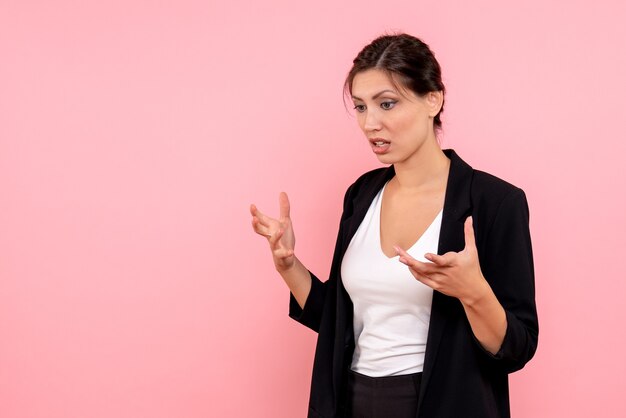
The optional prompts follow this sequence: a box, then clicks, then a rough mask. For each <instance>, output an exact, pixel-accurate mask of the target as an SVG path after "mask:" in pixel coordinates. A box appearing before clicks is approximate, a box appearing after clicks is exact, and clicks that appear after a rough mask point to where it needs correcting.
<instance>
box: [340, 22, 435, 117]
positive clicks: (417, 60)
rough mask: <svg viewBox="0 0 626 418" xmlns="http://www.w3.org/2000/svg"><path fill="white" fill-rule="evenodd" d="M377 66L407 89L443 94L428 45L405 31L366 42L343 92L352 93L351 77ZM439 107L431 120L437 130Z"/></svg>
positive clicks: (422, 94)
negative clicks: (367, 43)
mask: <svg viewBox="0 0 626 418" xmlns="http://www.w3.org/2000/svg"><path fill="white" fill-rule="evenodd" d="M371 69H377V70H382V71H384V72H386V73H388V74H389V76H390V78H391V80H392V81H393V82H395V81H396V80H397V81H398V82H400V83H401V85H402V86H403V87H404V88H406V89H408V90H411V91H412V92H413V93H415V94H416V95H418V96H424V95H425V94H426V93H429V92H431V91H440V92H442V93H443V94H444V97H445V93H446V88H445V86H444V85H443V82H442V81H441V67H440V66H439V63H438V62H437V60H436V59H435V55H434V54H433V52H432V51H431V50H430V48H429V47H428V45H426V44H425V43H424V42H422V41H421V40H419V39H418V38H416V37H414V36H411V35H407V34H405V33H401V34H397V35H383V36H380V37H378V38H376V39H374V41H372V43H370V44H369V45H367V46H366V47H365V48H363V49H362V50H361V52H359V54H358V55H357V56H356V58H355V59H354V61H353V65H352V68H351V69H350V72H349V73H348V76H347V77H346V81H345V83H344V92H345V93H346V94H348V95H349V96H351V95H352V82H353V81H354V77H355V76H356V75H357V74H358V73H360V72H362V71H366V70H371ZM441 112H443V103H442V105H441V110H440V111H439V113H437V116H435V120H434V126H435V128H436V129H441V117H440V116H441Z"/></svg>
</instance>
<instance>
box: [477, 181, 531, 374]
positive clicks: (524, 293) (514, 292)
mask: <svg viewBox="0 0 626 418" xmlns="http://www.w3.org/2000/svg"><path fill="white" fill-rule="evenodd" d="M528 222H529V212H528V203H527V201H526V195H525V194H524V192H523V190H521V189H518V188H516V189H515V190H513V191H512V192H510V193H509V194H508V195H507V196H506V197H505V198H504V199H503V200H502V203H501V204H500V207H499V209H498V210H497V212H496V215H495V218H494V220H493V223H492V225H491V227H490V229H489V230H488V232H487V235H486V240H487V241H486V245H485V248H486V250H485V252H484V254H483V257H482V258H481V268H482V270H483V274H484V276H485V278H486V279H487V281H488V282H489V284H490V285H491V288H492V289H493V291H494V293H495V295H496V297H497V298H498V300H499V302H500V303H501V304H502V306H503V307H504V310H505V312H506V319H507V329H506V333H505V336H504V340H503V342H502V346H501V347H500V350H499V351H498V353H496V354H495V355H493V354H491V353H489V352H488V351H487V350H485V349H484V348H483V347H482V345H481V344H480V343H479V342H478V340H476V343H477V344H478V346H479V347H480V348H481V349H482V351H483V352H484V353H485V355H486V356H487V359H488V361H490V362H492V363H493V366H494V367H497V368H500V369H502V370H503V371H505V372H507V373H512V372H514V371H517V370H520V369H521V368H522V367H524V365H525V364H526V363H527V362H528V361H529V360H530V359H531V358H532V357H533V355H534V354H535V351H536V349H537V340H538V335H539V325H538V320H537V308H536V304H535V279H534V266H533V255H532V246H531V241H530V231H529V225H528Z"/></svg>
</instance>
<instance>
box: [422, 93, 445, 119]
mask: <svg viewBox="0 0 626 418" xmlns="http://www.w3.org/2000/svg"><path fill="white" fill-rule="evenodd" d="M426 103H427V105H428V114H429V116H431V117H433V118H434V117H435V116H437V114H438V113H439V111H440V110H441V106H443V92H441V91H429V92H428V93H426Z"/></svg>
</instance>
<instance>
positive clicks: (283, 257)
mask: <svg viewBox="0 0 626 418" xmlns="http://www.w3.org/2000/svg"><path fill="white" fill-rule="evenodd" d="M278 202H279V205H280V217H279V218H278V219H274V218H272V217H269V216H267V215H264V214H263V213H261V211H259V210H258V209H257V207H256V206H255V205H250V214H252V228H253V229H254V231H255V232H256V233H257V234H259V235H263V236H264V237H266V238H267V241H268V243H269V245H270V249H271V251H272V256H273V258H274V265H275V266H276V269H277V270H279V271H282V270H288V269H289V268H291V267H292V266H293V264H294V262H295V256H294V248H295V245H296V237H295V235H294V232H293V226H292V224H291V218H290V217H289V209H290V207H289V198H288V197H287V193H285V192H281V193H280V195H279V197H278Z"/></svg>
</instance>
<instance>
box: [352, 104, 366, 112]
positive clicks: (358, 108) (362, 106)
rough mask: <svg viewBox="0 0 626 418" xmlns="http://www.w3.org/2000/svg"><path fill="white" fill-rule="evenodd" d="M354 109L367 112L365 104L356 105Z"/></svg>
mask: <svg viewBox="0 0 626 418" xmlns="http://www.w3.org/2000/svg"><path fill="white" fill-rule="evenodd" d="M354 110H356V111H357V112H359V113H363V112H365V105H355V106H354Z"/></svg>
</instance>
